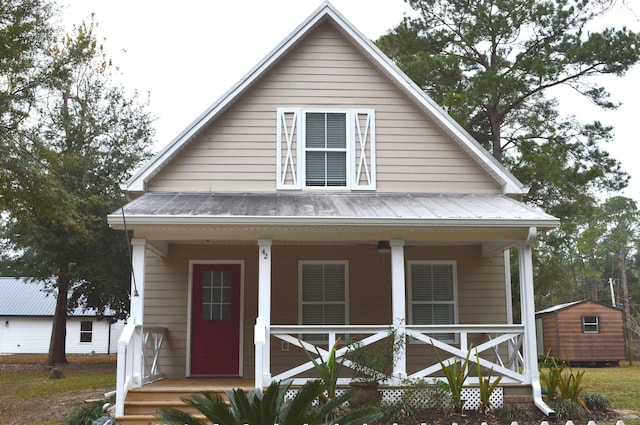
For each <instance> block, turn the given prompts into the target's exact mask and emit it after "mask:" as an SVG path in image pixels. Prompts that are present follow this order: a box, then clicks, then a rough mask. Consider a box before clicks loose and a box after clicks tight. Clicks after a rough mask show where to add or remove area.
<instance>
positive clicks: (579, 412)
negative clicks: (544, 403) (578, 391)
mask: <svg viewBox="0 0 640 425" xmlns="http://www.w3.org/2000/svg"><path fill="white" fill-rule="evenodd" d="M549 406H550V407H551V408H552V409H553V410H554V411H555V412H556V416H557V417H558V419H562V420H576V419H584V417H585V416H586V415H587V411H586V410H585V409H584V407H582V405H581V404H580V403H579V402H577V401H576V400H555V401H553V402H551V403H549Z"/></svg>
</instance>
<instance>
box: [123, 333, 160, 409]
mask: <svg viewBox="0 0 640 425" xmlns="http://www.w3.org/2000/svg"><path fill="white" fill-rule="evenodd" d="M165 333H166V328H159V327H156V328H149V327H143V326H142V325H139V324H132V323H130V324H127V325H125V327H124V329H123V330H122V334H121V335H120V339H119V340H118V370H117V377H116V416H122V415H124V400H125V399H126V397H127V393H128V392H129V390H130V389H132V388H138V387H141V386H142V385H144V384H147V383H149V382H153V381H156V380H158V379H161V378H162V376H163V375H162V371H161V369H160V363H159V356H160V349H161V348H162V342H163V341H164V336H165Z"/></svg>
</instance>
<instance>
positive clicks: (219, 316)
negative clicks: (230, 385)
mask: <svg viewBox="0 0 640 425" xmlns="http://www.w3.org/2000/svg"><path fill="white" fill-rule="evenodd" d="M192 300H193V302H192V308H191V314H192V317H191V374H192V375H239V374H240V265H239V264H197V265H194V266H193V298H192Z"/></svg>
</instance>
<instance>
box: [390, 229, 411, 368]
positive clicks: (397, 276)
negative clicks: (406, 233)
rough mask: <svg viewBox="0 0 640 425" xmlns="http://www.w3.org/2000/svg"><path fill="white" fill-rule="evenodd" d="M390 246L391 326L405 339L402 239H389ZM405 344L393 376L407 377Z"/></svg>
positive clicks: (405, 317)
mask: <svg viewBox="0 0 640 425" xmlns="http://www.w3.org/2000/svg"><path fill="white" fill-rule="evenodd" d="M389 245H390V246H391V313H392V316H393V327H394V328H395V329H396V330H397V332H398V334H399V335H400V336H401V337H402V338H403V339H405V341H406V330H405V326H406V324H407V314H406V307H405V306H406V287H405V273H404V241H401V240H392V241H389ZM406 349H407V346H406V344H402V347H401V350H400V353H398V362H397V363H396V364H395V366H394V368H393V375H394V377H395V378H399V379H404V378H406V377H407V352H406Z"/></svg>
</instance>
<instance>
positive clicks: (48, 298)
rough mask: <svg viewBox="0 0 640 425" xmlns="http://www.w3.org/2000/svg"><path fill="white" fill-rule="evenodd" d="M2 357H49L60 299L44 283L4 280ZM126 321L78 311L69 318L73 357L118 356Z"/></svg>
mask: <svg viewBox="0 0 640 425" xmlns="http://www.w3.org/2000/svg"><path fill="white" fill-rule="evenodd" d="M0 291H2V297H0V354H38V353H48V352H49V344H50V342H51V330H52V326H53V315H54V313H55V311H56V297H55V295H54V294H52V293H51V292H47V291H45V290H44V286H43V284H42V283H38V282H31V281H30V280H27V279H21V278H14V277H0ZM123 328H124V321H121V320H120V321H115V322H114V320H113V317H112V316H109V315H107V317H98V316H97V315H96V312H95V310H90V309H89V310H86V309H83V308H76V309H74V310H73V311H72V312H71V313H70V314H69V316H68V318H67V337H66V351H67V353H69V354H115V353H116V351H117V348H118V339H119V338H120V334H121V333H122V329H123Z"/></svg>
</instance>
